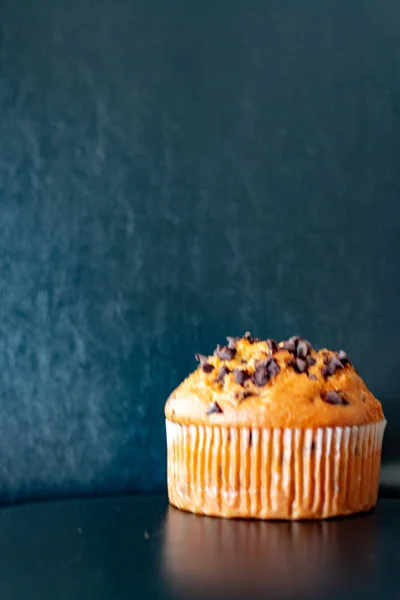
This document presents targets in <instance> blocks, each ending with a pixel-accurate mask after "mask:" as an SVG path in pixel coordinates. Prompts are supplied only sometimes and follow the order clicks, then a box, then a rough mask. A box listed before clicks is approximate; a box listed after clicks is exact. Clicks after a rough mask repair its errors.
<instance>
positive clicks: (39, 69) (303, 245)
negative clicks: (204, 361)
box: [0, 0, 400, 501]
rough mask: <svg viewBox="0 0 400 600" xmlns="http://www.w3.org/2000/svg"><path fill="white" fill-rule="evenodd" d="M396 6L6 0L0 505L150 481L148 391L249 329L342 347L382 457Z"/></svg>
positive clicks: (394, 297)
mask: <svg viewBox="0 0 400 600" xmlns="http://www.w3.org/2000/svg"><path fill="white" fill-rule="evenodd" d="M399 18H400V4H399V3H398V2H397V1H396V0H393V1H389V0H382V2H380V3H376V2H374V1H372V0H367V1H365V0H363V1H361V0H354V1H353V2H351V3H349V2H338V1H337V0H336V1H333V0H332V2H324V3H315V2H298V0H291V1H288V2H275V1H272V0H271V1H269V0H265V1H262V0H260V1H258V2H256V1H251V0H250V1H246V2H245V1H236V0H230V1H228V0H226V1H225V2H223V1H219V0H217V1H211V0H210V1H209V0H205V1H204V2H186V1H182V0H181V1H174V2H168V3H165V2H162V1H159V2H157V1H149V2H140V1H139V0H138V1H133V0H132V1H130V2H129V1H123V0H116V1H112V0H99V1H98V2H91V1H90V0H79V1H78V0H68V1H67V0H35V1H33V0H31V1H29V0H19V1H18V2H13V1H12V0H2V2H1V3H0V499H1V500H3V501H9V500H17V499H21V498H26V497H38V496H46V495H52V494H72V493H92V492H105V491H120V490H137V489H163V488H164V485H165V484H164V480H165V464H164V463H165V449H164V428H163V427H164V426H163V404H164V402H165V399H166V397H167V395H168V393H169V392H170V391H171V390H172V388H173V387H174V386H175V385H176V384H178V382H179V381H180V380H181V379H182V378H183V377H184V376H185V375H186V374H187V373H188V371H189V370H191V369H192V368H194V366H195V363H194V359H193V354H194V352H196V351H201V352H207V351H211V350H212V349H213V347H214V345H215V342H216V341H221V340H223V338H224V335H226V334H238V333H241V332H243V331H244V330H245V329H251V330H252V331H253V332H254V334H256V335H260V336H275V337H278V338H282V337H285V336H289V335H291V334H294V333H298V332H299V333H302V334H303V335H305V336H307V337H309V339H310V340H311V341H312V342H313V343H314V344H315V345H328V346H333V347H334V348H338V347H342V346H343V347H345V348H346V349H347V350H348V352H349V354H350V355H351V358H352V360H353V361H354V362H355V364H356V366H357V367H358V370H359V371H360V372H361V374H362V375H364V377H365V379H366V380H367V383H368V384H369V385H370V386H371V387H372V389H373V391H374V392H375V393H376V395H378V396H379V397H380V398H381V399H382V400H383V401H384V402H385V407H386V412H387V415H388V416H389V418H390V419H391V427H389V430H388V442H387V444H386V449H385V453H386V454H385V457H386V458H388V457H390V456H394V455H395V454H400V448H399V449H398V448H397V446H396V443H395V439H396V431H397V429H400V411H399V404H398V398H397V395H398V387H397V386H398V380H397V374H398V370H399V366H398V365H399V360H400V351H399V344H398V336H399V334H400V311H399V302H400V279H399V256H400V254H399V253H400V239H399V218H400V202H399V193H400V175H399V156H400V109H399V107H400V70H399V69H400V29H399V27H398V23H399ZM396 428H397V429H396Z"/></svg>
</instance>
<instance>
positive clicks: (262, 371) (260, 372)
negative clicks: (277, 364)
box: [251, 360, 269, 387]
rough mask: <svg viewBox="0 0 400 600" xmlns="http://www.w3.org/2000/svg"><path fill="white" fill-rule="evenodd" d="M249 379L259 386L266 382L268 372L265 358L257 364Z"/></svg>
mask: <svg viewBox="0 0 400 600" xmlns="http://www.w3.org/2000/svg"><path fill="white" fill-rule="evenodd" d="M251 379H252V381H253V383H255V384H256V385H258V386H259V387H262V386H264V385H265V384H266V383H268V379H269V373H268V368H267V363H266V361H265V360H264V361H263V362H262V363H260V364H259V365H257V367H256V370H255V372H254V373H253V375H252V377H251Z"/></svg>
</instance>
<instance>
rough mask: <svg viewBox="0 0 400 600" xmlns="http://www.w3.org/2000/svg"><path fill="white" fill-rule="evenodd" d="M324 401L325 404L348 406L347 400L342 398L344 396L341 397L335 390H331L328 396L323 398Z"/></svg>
mask: <svg viewBox="0 0 400 600" xmlns="http://www.w3.org/2000/svg"><path fill="white" fill-rule="evenodd" d="M322 400H323V401H324V402H327V403H328V404H341V405H343V406H345V405H347V404H348V402H347V400H345V398H342V396H340V394H338V393H337V392H335V391H334V390H330V391H329V392H328V393H327V394H326V396H323V397H322Z"/></svg>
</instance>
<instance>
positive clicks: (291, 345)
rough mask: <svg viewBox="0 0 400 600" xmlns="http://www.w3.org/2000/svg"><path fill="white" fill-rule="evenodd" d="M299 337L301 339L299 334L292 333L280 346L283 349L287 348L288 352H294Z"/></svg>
mask: <svg viewBox="0 0 400 600" xmlns="http://www.w3.org/2000/svg"><path fill="white" fill-rule="evenodd" d="M301 339H302V338H301V336H299V335H293V336H292V337H291V338H289V339H288V340H287V341H286V342H283V344H282V348H283V349H284V350H287V351H288V352H296V349H297V344H298V343H299V341H300V340H301Z"/></svg>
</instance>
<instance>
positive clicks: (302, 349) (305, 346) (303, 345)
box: [296, 340, 312, 358]
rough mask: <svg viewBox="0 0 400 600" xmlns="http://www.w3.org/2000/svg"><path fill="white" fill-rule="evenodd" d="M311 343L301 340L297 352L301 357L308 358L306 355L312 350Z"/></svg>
mask: <svg viewBox="0 0 400 600" xmlns="http://www.w3.org/2000/svg"><path fill="white" fill-rule="evenodd" d="M311 348H312V346H311V344H310V342H308V341H307V340H299V343H298V344H297V348H296V354H297V356H298V357H299V358H306V356H307V355H308V354H309V353H310V352H311Z"/></svg>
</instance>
